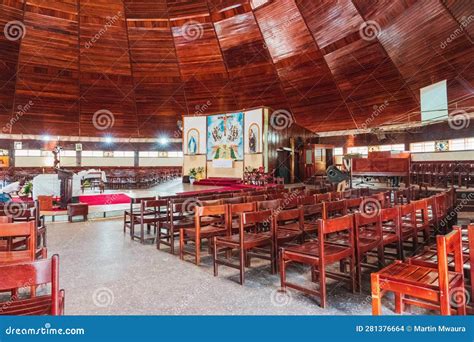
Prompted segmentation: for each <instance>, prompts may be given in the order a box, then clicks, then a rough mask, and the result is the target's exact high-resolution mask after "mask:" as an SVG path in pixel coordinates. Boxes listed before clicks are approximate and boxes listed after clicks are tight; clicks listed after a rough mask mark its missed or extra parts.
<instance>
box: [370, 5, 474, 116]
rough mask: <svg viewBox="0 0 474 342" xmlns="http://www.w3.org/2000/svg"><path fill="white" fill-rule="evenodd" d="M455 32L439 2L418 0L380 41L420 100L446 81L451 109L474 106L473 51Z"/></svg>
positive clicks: (390, 24)
mask: <svg viewBox="0 0 474 342" xmlns="http://www.w3.org/2000/svg"><path fill="white" fill-rule="evenodd" d="M399 1H401V0H399ZM456 30H459V25H458V23H457V22H456V20H454V18H453V17H452V15H451V14H450V13H449V12H448V11H447V10H446V8H445V7H444V6H443V5H442V4H441V3H440V2H439V1H433V2H431V1H430V2H426V1H418V2H416V3H415V4H413V5H412V6H410V7H408V8H406V9H405V11H403V13H401V14H400V15H398V16H397V17H395V18H394V19H393V20H392V21H390V22H388V23H387V24H386V26H384V27H383V29H382V31H381V33H380V35H379V40H380V42H381V43H382V45H383V46H384V48H385V50H386V51H387V53H388V55H389V56H390V58H391V59H392V61H393V62H394V64H395V66H396V67H397V68H398V70H399V71H400V73H401V75H402V76H403V78H404V79H405V81H406V82H407V83H408V85H409V86H410V88H411V90H412V92H413V93H414V94H415V96H417V98H419V92H420V88H422V87H425V86H428V85H430V84H432V83H435V82H439V81H442V80H445V79H446V80H447V81H448V101H449V104H450V107H456V104H457V103H458V102H459V101H462V103H463V105H464V106H465V105H469V106H474V99H473V96H474V94H473V93H472V91H471V90H472V87H473V86H474V69H473V67H472V60H473V59H474V49H473V45H472V43H471V42H470V41H469V39H468V37H467V36H466V35H465V34H464V33H462V32H461V33H460V34H459V31H456ZM452 35H455V37H454V39H451V38H450V37H452Z"/></svg>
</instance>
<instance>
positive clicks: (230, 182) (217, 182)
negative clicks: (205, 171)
mask: <svg viewBox="0 0 474 342" xmlns="http://www.w3.org/2000/svg"><path fill="white" fill-rule="evenodd" d="M240 183H242V180H241V179H240V178H221V177H209V178H207V179H201V180H200V181H197V182H194V184H196V185H210V186H235V185H238V184H240Z"/></svg>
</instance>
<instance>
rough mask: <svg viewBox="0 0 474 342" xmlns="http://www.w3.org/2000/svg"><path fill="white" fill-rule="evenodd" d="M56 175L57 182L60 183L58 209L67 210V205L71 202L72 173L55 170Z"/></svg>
mask: <svg viewBox="0 0 474 342" xmlns="http://www.w3.org/2000/svg"><path fill="white" fill-rule="evenodd" d="M56 173H57V174H58V177H59V181H60V182H61V185H60V196H61V202H60V207H61V209H67V205H68V204H69V203H71V201H72V178H73V175H74V172H71V171H67V170H61V169H56Z"/></svg>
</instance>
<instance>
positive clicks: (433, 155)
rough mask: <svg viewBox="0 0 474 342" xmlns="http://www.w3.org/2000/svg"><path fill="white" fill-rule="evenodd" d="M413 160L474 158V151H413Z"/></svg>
mask: <svg viewBox="0 0 474 342" xmlns="http://www.w3.org/2000/svg"><path fill="white" fill-rule="evenodd" d="M411 160H412V161H419V162H422V161H456V160H474V151H452V152H427V153H412V154H411Z"/></svg>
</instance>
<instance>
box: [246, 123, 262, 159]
mask: <svg viewBox="0 0 474 342" xmlns="http://www.w3.org/2000/svg"><path fill="white" fill-rule="evenodd" d="M248 140H249V153H259V152H260V127H258V125H257V124H256V123H255V122H254V123H252V124H251V125H250V126H249V132H248Z"/></svg>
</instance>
